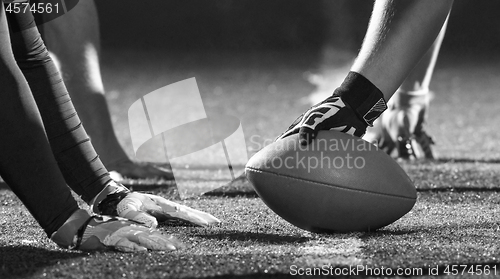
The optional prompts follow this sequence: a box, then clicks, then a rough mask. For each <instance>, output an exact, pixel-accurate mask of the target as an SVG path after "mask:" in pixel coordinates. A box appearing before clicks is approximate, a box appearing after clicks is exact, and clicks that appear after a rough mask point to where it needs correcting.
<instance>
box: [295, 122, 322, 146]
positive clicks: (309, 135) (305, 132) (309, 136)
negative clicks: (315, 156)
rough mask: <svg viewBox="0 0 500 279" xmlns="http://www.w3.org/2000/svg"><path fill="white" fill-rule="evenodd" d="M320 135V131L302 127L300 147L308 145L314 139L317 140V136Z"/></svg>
mask: <svg viewBox="0 0 500 279" xmlns="http://www.w3.org/2000/svg"><path fill="white" fill-rule="evenodd" d="M317 134H318V131H316V130H313V129H311V128H309V127H305V126H302V127H300V130H299V142H300V145H303V146H305V145H308V144H310V143H311V142H312V140H313V139H314V138H316V135H317Z"/></svg>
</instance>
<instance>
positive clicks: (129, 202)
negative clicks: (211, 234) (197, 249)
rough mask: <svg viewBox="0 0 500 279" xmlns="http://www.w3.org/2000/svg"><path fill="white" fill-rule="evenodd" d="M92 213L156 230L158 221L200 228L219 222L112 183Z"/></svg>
mask: <svg viewBox="0 0 500 279" xmlns="http://www.w3.org/2000/svg"><path fill="white" fill-rule="evenodd" d="M90 205H91V206H90V208H91V210H92V212H94V213H96V214H102V215H110V216H119V217H123V218H127V219H130V220H134V221H136V222H139V223H141V224H143V225H145V226H147V227H151V228H156V226H158V222H163V221H168V220H181V221H184V222H188V223H191V224H195V225H199V226H208V225H211V224H217V223H220V220H219V219H217V218H215V217H214V216H212V215H211V214H208V213H205V212H202V211H199V210H196V209H192V208H190V207H187V206H185V205H181V204H178V203H175V202H171V201H169V200H167V199H165V198H162V197H160V196H156V195H150V194H143V193H139V192H131V191H130V190H128V189H127V188H126V187H125V186H123V185H121V184H120V183H116V182H115V181H111V182H110V183H109V184H108V185H107V186H106V187H105V188H104V189H103V190H102V191H101V193H99V194H98V195H97V196H96V197H95V198H94V199H93V200H92V201H91V202H90Z"/></svg>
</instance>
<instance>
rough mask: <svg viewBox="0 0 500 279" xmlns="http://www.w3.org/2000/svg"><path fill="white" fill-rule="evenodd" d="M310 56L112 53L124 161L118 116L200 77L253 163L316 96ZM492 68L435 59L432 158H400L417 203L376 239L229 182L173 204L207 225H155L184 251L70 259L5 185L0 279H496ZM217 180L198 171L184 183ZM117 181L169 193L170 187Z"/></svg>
mask: <svg viewBox="0 0 500 279" xmlns="http://www.w3.org/2000/svg"><path fill="white" fill-rule="evenodd" d="M317 58H318V57H317V56H316V55H315V54H304V53H254V54H234V53H233V54H229V53H225V54H210V55H206V54H205V55H203V54H196V55H193V54H189V55H187V54H182V53H179V54H170V55H165V54H162V53H143V54H138V53H136V52H131V51H121V52H113V53H105V55H104V63H103V74H104V78H105V85H106V88H107V90H108V92H109V94H108V95H107V98H108V100H109V103H110V106H111V110H112V113H113V121H114V124H115V128H116V132H117V134H118V135H119V137H120V139H121V140H122V143H123V145H124V146H126V148H127V151H128V152H129V153H130V154H131V155H132V147H131V143H130V139H129V138H130V135H129V132H128V124H127V110H128V107H129V106H130V105H131V104H132V103H133V102H134V101H135V100H136V99H137V98H139V97H140V96H142V95H144V94H147V93H149V92H151V91H153V90H155V89H157V88H160V87H163V86H165V85H168V84H170V83H174V82H176V81H180V80H183V79H186V78H191V77H196V79H197V81H198V86H199V88H200V91H201V93H202V98H203V101H204V105H205V108H206V109H207V110H216V111H221V112H223V113H225V114H229V115H233V116H236V117H238V118H239V119H240V120H241V123H242V127H243V130H244V133H245V137H246V140H247V146H248V153H249V154H250V155H251V154H253V153H255V151H256V150H257V149H259V148H260V147H261V146H262V145H263V144H265V143H266V142H267V143H268V142H269V140H271V139H272V138H274V137H275V136H276V135H278V134H279V133H280V132H281V131H282V130H283V129H284V128H285V127H287V125H288V124H289V123H290V122H291V121H293V119H294V118H295V117H296V116H297V115H298V114H299V113H301V112H302V111H303V110H305V109H306V108H307V107H308V106H309V105H308V100H309V98H308V95H309V94H310V93H311V92H313V91H314V90H315V88H314V86H312V85H311V84H310V83H309V82H308V81H307V76H308V72H309V71H314V70H315V69H318V59H317ZM498 62H499V61H498V60H494V59H489V60H481V59H480V60H477V59H465V60H463V61H460V62H458V61H457V59H450V58H446V57H444V58H443V59H442V60H440V61H439V62H438V65H437V70H436V73H435V78H434V80H433V83H432V89H433V90H434V91H435V92H436V94H435V99H434V101H433V103H432V106H431V111H430V117H431V120H430V124H429V126H428V130H429V133H430V134H431V135H432V136H433V137H434V139H435V141H436V142H437V144H436V145H435V148H434V149H435V151H436V153H437V156H438V159H437V160H435V161H419V162H401V165H402V166H403V168H404V169H405V170H406V171H407V172H408V174H409V175H410V177H411V178H412V179H413V181H414V182H415V186H416V187H417V189H418V201H417V203H416V205H415V207H414V209H413V210H412V211H411V212H410V213H408V214H407V215H406V216H404V217H403V218H401V219H400V220H398V221H397V222H395V223H394V224H392V225H390V226H387V227H385V228H383V229H381V230H379V231H376V232H372V233H350V234H330V235H328V234H314V233H309V232H306V231H303V230H300V229H298V228H295V227H294V226H292V225H290V224H288V223H287V222H285V221H284V220H282V219H280V218H279V217H278V216H277V215H275V214H274V213H273V212H272V211H270V210H269V209H268V208H267V207H266V206H265V205H264V204H263V203H262V202H261V201H260V199H259V198H258V197H257V196H256V195H255V193H254V192H253V191H252V189H251V187H250V186H249V185H248V183H247V182H246V181H245V180H243V179H239V180H236V181H235V182H233V183H232V184H231V185H228V186H226V187H223V188H221V189H218V190H216V191H214V192H211V193H209V194H207V195H205V196H201V197H198V198H191V199H187V200H184V201H178V202H181V203H183V204H186V205H188V206H192V207H195V208H199V209H201V210H205V211H207V212H210V213H212V214H214V215H215V216H217V217H218V218H220V219H221V220H223V223H222V224H220V225H217V226H215V227H211V228H198V227H190V226H182V225H179V224H170V225H168V226H162V227H161V228H160V229H161V230H163V231H165V232H166V233H169V234H174V235H175V236H177V237H178V238H179V239H180V240H182V241H183V242H184V243H186V244H187V245H188V247H187V248H186V249H184V250H180V251H175V252H168V253H165V252H150V253H145V254H123V253H113V252H106V253H91V254H89V253H81V252H72V251H66V250H62V249H59V248H57V247H56V245H55V244H54V243H52V242H51V241H49V240H48V239H47V238H46V237H45V236H44V233H43V231H42V230H41V229H40V228H39V227H38V225H37V224H36V222H35V221H34V220H33V218H32V217H31V216H30V215H29V213H28V211H27V210H26V209H25V208H24V207H23V205H22V204H21V203H20V202H19V200H18V199H17V198H16V197H15V196H14V195H13V194H12V192H11V191H10V190H9V189H8V188H7V187H6V186H5V185H3V186H0V187H1V188H0V230H1V233H0V278H284V277H288V276H290V275H294V274H299V273H300V274H301V273H313V272H316V273H315V274H316V275H317V274H321V272H322V274H325V273H330V274H335V273H339V272H340V273H342V272H343V273H344V274H348V275H359V276H363V277H370V275H371V274H373V275H381V274H386V275H391V274H392V275H393V276H395V275H396V274H397V273H402V274H403V275H418V276H423V277H432V276H433V275H439V276H445V277H446V276H447V275H448V276H449V277H454V276H453V275H454V274H458V275H461V276H462V277H463V278H470V277H479V274H480V273H481V274H482V275H481V276H482V277H484V275H485V274H486V275H487V276H486V277H491V278H495V277H498V276H499V274H500V260H499V258H500V248H499V247H500V245H499V243H500V227H499V218H500V216H499V215H500V207H499V206H498V203H499V202H500V193H499V192H500V186H499V185H500V164H499V159H500V147H499V146H498V145H497V141H496V140H495V139H499V138H500V132H499V130H498V123H499V121H500V118H499V116H498V113H497V112H498V108H499V107H500V97H499V96H498V92H497V91H498V88H500V79H498V77H499V76H500V68H498ZM215 176H216V174H213V173H210V171H207V172H204V173H202V174H201V175H199V177H197V178H198V179H193V182H192V183H193V184H196V183H207V181H208V182H209V181H210V179H211V178H213V177H215ZM199 178H202V179H201V180H202V181H201V182H200V179H199ZM126 183H127V184H128V185H130V186H131V187H134V188H135V189H140V190H147V191H149V192H152V193H155V194H159V195H163V196H166V197H172V198H173V197H174V196H173V194H174V191H172V183H170V182H167V181H161V180H160V181H156V180H145V181H137V180H127V181H126ZM314 268H317V269H314ZM367 268H368V269H367ZM358 269H364V270H361V271H359V272H358ZM318 272H320V273H318ZM495 275H496V276H495ZM344 277H348V276H344ZM351 277H354V276H351Z"/></svg>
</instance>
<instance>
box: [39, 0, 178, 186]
mask: <svg viewBox="0 0 500 279" xmlns="http://www.w3.org/2000/svg"><path fill="white" fill-rule="evenodd" d="M41 28H43V32H42V33H43V36H44V40H45V42H46V44H47V47H48V48H49V50H50V51H51V54H53V57H54V58H55V59H56V61H57V62H58V65H59V66H60V70H61V72H62V74H63V78H64V81H65V83H66V85H67V87H68V90H69V92H70V94H71V98H72V100H73V103H74V105H75V107H76V109H77V111H78V113H79V115H80V117H81V119H82V121H83V123H85V128H86V130H87V132H88V133H89V135H90V136H91V138H92V143H93V145H94V147H95V149H96V150H97V151H98V153H99V155H100V158H101V160H102V162H103V163H104V165H106V167H107V168H108V169H110V170H113V171H116V172H118V173H119V174H121V175H123V176H128V177H164V178H167V179H171V178H173V176H172V173H171V171H169V170H164V169H159V168H156V167H154V166H152V165H149V164H145V163H138V162H133V161H131V160H130V159H129V158H128V156H127V154H126V153H125V151H124V150H123V148H122V147H121V145H120V143H119V141H118V139H117V137H116V134H115V132H114V130H113V125H112V122H111V116H110V113H109V109H108V106H107V103H106V98H105V96H104V86H103V82H102V79H101V73H100V64H99V57H100V39H99V23H98V16H97V11H96V7H95V4H94V1H92V0H86V1H80V2H79V3H78V5H76V6H75V7H74V8H73V9H72V10H71V11H69V12H68V13H66V14H65V15H64V16H61V17H59V18H57V19H55V20H52V21H49V22H47V23H45V24H43V25H42V26H41Z"/></svg>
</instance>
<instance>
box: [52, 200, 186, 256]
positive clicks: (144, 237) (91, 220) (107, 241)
mask: <svg viewBox="0 0 500 279" xmlns="http://www.w3.org/2000/svg"><path fill="white" fill-rule="evenodd" d="M51 239H52V240H53V241H54V242H55V243H57V244H58V245H59V246H60V247H63V248H70V249H76V250H82V251H97V250H117V251H121V252H145V251H148V250H162V251H163V250H164V251H171V250H176V249H180V248H183V247H184V245H183V244H182V243H181V242H180V241H178V240H177V239H176V238H175V237H173V236H167V235H165V234H163V233H161V232H160V231H158V230H156V229H152V228H147V227H144V226H142V225H140V224H138V223H136V222H134V221H130V220H127V219H124V218H119V217H109V216H100V215H94V216H90V214H89V213H88V212H86V211H85V210H83V209H79V210H77V211H76V212H75V213H73V214H72V215H71V217H70V218H69V219H68V220H67V221H66V222H65V223H64V224H63V225H62V226H61V227H60V228H59V229H58V230H57V231H56V232H55V233H53V234H52V236H51Z"/></svg>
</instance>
